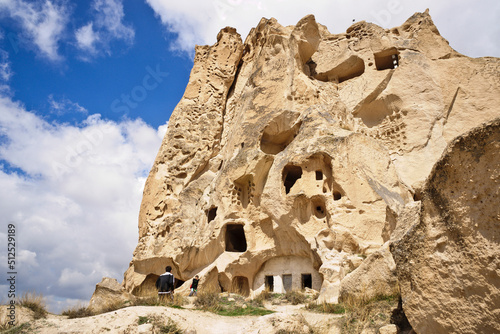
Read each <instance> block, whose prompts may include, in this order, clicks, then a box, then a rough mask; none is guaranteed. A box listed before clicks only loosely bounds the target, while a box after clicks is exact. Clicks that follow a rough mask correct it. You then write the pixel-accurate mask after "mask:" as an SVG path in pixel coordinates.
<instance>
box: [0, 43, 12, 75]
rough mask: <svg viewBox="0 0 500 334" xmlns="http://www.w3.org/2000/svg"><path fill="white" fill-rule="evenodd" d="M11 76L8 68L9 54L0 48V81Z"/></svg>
mask: <svg viewBox="0 0 500 334" xmlns="http://www.w3.org/2000/svg"><path fill="white" fill-rule="evenodd" d="M11 76H12V70H11V69H10V62H9V54H8V53H7V52H6V51H4V50H2V49H0V82H1V81H4V82H5V81H9V79H10V77H11Z"/></svg>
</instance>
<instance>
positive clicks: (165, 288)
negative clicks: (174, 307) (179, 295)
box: [156, 266, 175, 301]
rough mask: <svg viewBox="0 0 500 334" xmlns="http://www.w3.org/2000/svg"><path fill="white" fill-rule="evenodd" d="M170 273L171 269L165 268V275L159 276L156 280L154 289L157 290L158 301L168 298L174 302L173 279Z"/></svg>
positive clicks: (169, 267)
mask: <svg viewBox="0 0 500 334" xmlns="http://www.w3.org/2000/svg"><path fill="white" fill-rule="evenodd" d="M171 271H172V267H171V266H167V267H166V268H165V273H163V274H161V275H160V277H158V279H157V280H156V289H157V290H158V298H159V299H160V300H162V299H164V297H167V296H169V297H170V299H171V300H172V301H173V300H174V283H175V278H174V275H173V274H172V273H171Z"/></svg>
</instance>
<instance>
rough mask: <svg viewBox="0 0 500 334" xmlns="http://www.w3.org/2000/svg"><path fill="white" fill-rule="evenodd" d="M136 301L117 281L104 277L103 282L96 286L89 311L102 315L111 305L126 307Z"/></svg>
mask: <svg viewBox="0 0 500 334" xmlns="http://www.w3.org/2000/svg"><path fill="white" fill-rule="evenodd" d="M135 299H136V298H135V296H134V295H132V294H131V293H129V292H128V291H127V290H125V288H124V287H123V286H122V285H121V284H120V283H118V281H117V280H116V279H114V278H109V277H103V279H102V281H101V282H99V283H97V284H96V287H95V291H94V294H93V295H92V298H91V299H90V303H89V310H90V311H92V312H94V313H102V312H103V310H106V309H108V308H109V307H110V306H111V305H117V304H119V305H126V303H132V302H133V301H135Z"/></svg>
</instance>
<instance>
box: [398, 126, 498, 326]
mask: <svg viewBox="0 0 500 334" xmlns="http://www.w3.org/2000/svg"><path fill="white" fill-rule="evenodd" d="M498 203H500V119H497V120H495V121H493V122H490V123H488V124H485V125H483V126H480V127H477V128H475V129H473V130H471V131H470V132H468V133H466V134H463V135H461V136H459V137H458V138H456V139H455V140H454V141H452V142H451V143H450V144H449V145H448V147H447V148H446V150H445V152H444V153H443V155H442V157H441V158H440V160H439V161H438V162H437V163H436V165H435V166H434V167H433V169H432V171H431V173H430V175H429V178H428V179H427V182H426V183H425V187H424V190H423V193H422V208H421V211H420V213H419V218H418V219H417V222H416V223H415V224H414V225H413V226H411V227H410V228H409V229H408V230H407V232H406V233H405V234H404V235H403V236H402V238H401V239H399V240H398V241H396V242H394V243H393V244H392V245H391V252H392V254H393V256H394V259H395V261H396V267H397V269H396V272H397V276H398V279H399V283H400V287H401V294H402V301H403V310H404V312H405V314H406V316H407V318H408V320H409V321H410V323H411V325H412V327H413V329H414V330H415V331H416V332H417V333H436V334H439V333H471V334H472V333H498V332H500V322H499V321H498V319H500V257H499V254H500V206H499V205H498Z"/></svg>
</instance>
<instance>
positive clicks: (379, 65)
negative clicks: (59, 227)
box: [123, 11, 500, 328]
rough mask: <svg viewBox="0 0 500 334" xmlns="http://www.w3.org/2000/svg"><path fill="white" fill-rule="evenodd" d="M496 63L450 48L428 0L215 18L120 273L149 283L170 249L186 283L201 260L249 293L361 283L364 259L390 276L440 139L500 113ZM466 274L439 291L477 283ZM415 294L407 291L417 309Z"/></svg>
mask: <svg viewBox="0 0 500 334" xmlns="http://www.w3.org/2000/svg"><path fill="white" fill-rule="evenodd" d="M499 69H500V61H499V60H498V59H496V58H478V59H472V58H468V57H466V56H463V55H461V54H459V53H457V52H456V51H455V50H453V49H452V48H451V47H450V46H449V45H448V42H447V41H446V40H445V39H444V38H443V37H441V35H440V34H439V32H438V29H437V28H436V26H435V25H434V24H433V22H432V20H431V18H430V16H429V14H428V12H427V11H426V12H425V13H416V14H414V15H413V16H412V17H410V18H409V19H408V20H407V21H406V22H405V23H404V24H403V25H401V26H399V27H396V28H392V29H383V28H381V27H379V26H377V25H375V24H371V23H367V22H364V21H363V22H357V23H355V24H353V25H352V26H351V27H350V28H348V29H347V31H346V32H345V33H342V34H331V33H329V32H328V30H327V28H326V27H324V26H322V25H320V24H318V23H317V22H316V21H315V18H314V17H313V16H306V17H304V18H303V19H302V20H300V21H299V22H298V23H297V25H295V26H289V27H283V26H281V25H280V24H279V23H278V22H277V21H276V20H275V19H269V20H268V19H262V20H261V21H260V22H259V24H258V25H257V27H256V28H254V29H252V30H251V31H250V33H249V35H248V37H247V38H246V40H245V42H244V43H243V42H242V41H241V38H240V35H239V34H238V33H237V32H236V31H235V29H233V28H224V29H222V30H221V32H220V33H219V35H218V36H217V43H215V44H214V45H213V46H197V47H196V55H195V59H194V66H193V69H192V72H191V77H190V80H189V83H188V85H187V88H186V91H185V93H184V96H183V98H182V99H181V101H180V102H179V104H178V105H177V107H176V108H175V110H174V111H173V113H172V116H171V118H170V120H169V124H168V130H167V133H166V135H165V138H164V140H163V143H162V146H161V148H160V151H159V152H158V155H157V157H156V160H155V162H154V165H153V168H152V170H151V172H150V174H149V177H148V180H147V182H146V185H145V189H144V197H143V201H142V205H141V211H140V217H139V242H138V245H137V248H136V250H135V252H134V255H133V259H132V261H131V263H130V267H129V269H128V270H127V272H126V273H125V279H124V283H123V284H124V287H125V289H126V290H127V291H129V292H130V293H133V294H139V293H140V291H147V290H149V289H151V288H152V287H153V285H154V282H155V280H156V278H157V277H158V275H160V274H161V273H162V272H163V271H164V268H165V266H166V265H171V266H172V267H173V273H174V275H175V276H176V277H177V278H178V279H179V280H178V283H179V284H182V283H184V282H186V283H185V284H183V285H182V286H181V289H187V287H188V286H189V281H190V280H191V279H192V277H194V275H196V274H198V275H200V277H201V285H200V289H219V290H223V291H238V292H241V293H243V294H246V295H251V296H255V295H256V294H258V293H259V292H261V291H262V290H264V289H266V288H267V289H270V290H273V291H275V292H284V291H288V290H290V289H300V288H304V287H309V288H312V289H315V290H318V291H320V299H321V300H326V301H330V302H335V301H337V299H338V297H339V294H340V291H341V289H342V293H343V294H349V293H355V294H356V293H360V291H359V289H358V290H356V289H357V287H356V284H355V282H356V278H355V277H360V276H366V275H372V276H371V277H370V279H365V280H364V282H365V283H366V284H367V285H369V286H372V287H373V286H377V287H381V291H379V292H384V291H388V290H391V289H393V288H394V285H395V284H397V283H396V281H397V280H396V272H395V263H394V260H393V259H392V257H391V253H390V252H389V251H388V248H387V247H388V245H389V243H391V242H392V241H393V240H395V238H396V237H397V238H399V239H401V238H403V239H402V240H406V239H405V238H411V237H409V236H404V235H405V233H406V225H405V224H410V225H411V224H413V223H414V222H415V221H416V219H417V218H418V212H419V210H420V202H419V201H420V199H421V196H422V187H423V185H424V182H425V180H426V178H427V177H428V176H429V175H430V173H431V170H432V168H433V166H434V164H435V163H436V162H437V161H438V159H439V158H440V156H441V154H442V153H443V151H444V150H445V148H446V147H447V145H448V143H450V142H452V141H453V140H454V139H455V138H456V137H457V136H460V135H462V134H463V133H465V132H467V131H468V130H470V129H472V128H474V127H476V126H478V125H480V124H481V123H483V122H487V121H490V120H492V119H494V118H495V117H498V115H499V111H498V105H499V104H500V79H499V75H498V73H499ZM468 154H470V155H471V157H473V158H474V159H476V158H477V159H479V157H478V156H476V155H474V154H473V152H472V153H468ZM497 161H498V158H497ZM457 163H459V162H457ZM457 166H458V165H457ZM483 167H484V166H483V165H481V164H478V165H477V168H483ZM495 168H496V173H497V174H496V175H497V176H498V166H496V167H495ZM469 172H472V170H470V171H469ZM434 177H435V178H436V181H434V182H441V181H440V180H439V179H438V178H439V177H438V176H434ZM471 177H472V176H471ZM450 180H451V179H450ZM457 180H458V179H457ZM432 182H433V181H431V183H432ZM460 182H461V181H460ZM474 184H475V183H471V184H468V185H464V188H461V191H466V193H463V192H457V193H456V194H455V195H451V197H454V196H455V198H454V199H453V201H452V198H450V199H449V200H447V201H448V202H447V203H451V204H450V205H454V204H453V203H455V201H459V200H460V199H459V198H458V197H456V196H459V195H460V194H462V193H463V194H464V196H465V195H466V194H469V195H470V196H469V198H463V199H461V200H462V201H467V200H469V199H470V200H472V199H473V198H476V201H480V200H481V195H480V194H479V193H477V194H476V195H474V194H475V192H474V191H476V190H474V188H473V185H474ZM436 187H437V188H436V189H438V188H439V187H438V185H437V183H436ZM449 187H452V185H451V184H450V185H449ZM429 189H430V188H429ZM445 189H451V188H445ZM484 189H486V188H484ZM457 190H458V188H457ZM436 191H437V190H436ZM436 191H434V192H429V190H426V191H424V193H425V194H427V193H429V194H431V195H434V194H437V192H436ZM481 191H482V190H481V189H478V190H477V192H481ZM497 195H498V185H497ZM442 196H444V195H442ZM473 196H476V197H473ZM484 199H485V200H486V198H484ZM464 203H465V202H464ZM497 203H498V201H497ZM490 204H491V203H490ZM485 205H488V204H485ZM426 210H431V209H425V208H424V209H423V212H424V213H425V212H427V211H426ZM431 211H432V210H431ZM438 213H439V212H436V213H435V215H436V217H438V216H439V214H438ZM428 215H430V214H428ZM402 217H403V218H405V219H402ZM415 217H417V218H415ZM457 217H458V216H457ZM453 219H458V218H453ZM495 219H498V218H495ZM471 224H472V223H471ZM445 225H446V224H445ZM488 226H489V225H488ZM450 228H451V227H450ZM464 228H467V229H470V228H473V225H467V226H464ZM485 228H486V226H485ZM488 228H494V226H489V227H488ZM497 229H498V220H497ZM440 231H441V230H440ZM481 231H482V230H481ZM443 233H444V232H443ZM447 233H450V237H453V238H459V236H458V234H457V235H455V234H454V233H455V232H454V230H453V228H451V229H450V230H449V231H448V232H447ZM478 233H479V232H478ZM481 233H482V232H481ZM481 233H479V234H477V235H475V237H474V238H476V237H479V236H480V235H481ZM484 233H486V230H484ZM488 233H490V232H488ZM496 233H497V234H496V235H498V232H496ZM491 235H494V234H491ZM403 236H404V237H403ZM450 237H448V238H450ZM484 238H487V237H486V236H484ZM450 240H451V239H450ZM460 240H461V239H460ZM471 240H472V239H471ZM490 240H491V242H496V246H498V239H494V240H493V239H490ZM460 242H461V241H460ZM463 242H465V243H466V244H467V245H468V243H469V241H467V240H464V241H463ZM403 243H404V241H403ZM447 243H448V241H445V242H444V244H445V245H446V244H447ZM453 243H454V245H455V243H456V245H457V246H456V247H459V246H460V245H461V244H459V239H456V241H455V239H453ZM441 244H442V243H441ZM441 244H440V245H441ZM464 245H465V244H464ZM486 245H487V243H484V246H485V247H486ZM408 247H410V246H409V245H408ZM422 247H423V246H422ZM439 247H441V246H438V249H439ZM453 247H455V246H453ZM460 247H461V246H460ZM425 249H426V250H425V251H427V252H431V253H432V252H433V251H434V248H429V249H427V248H425ZM453 249H455V248H453ZM485 251H486V248H485ZM419 252H422V254H425V252H424V250H422V251H419ZM450 252H452V248H450ZM492 252H493V250H491V251H488V254H493V253H492ZM419 254H420V253H419ZM458 254H461V253H460V250H459V249H457V250H456V251H454V250H453V255H458ZM473 254H475V253H471V256H472V257H471V258H470V259H469V260H470V261H473V259H475V257H474V256H475V255H473ZM496 254H498V251H497V253H496ZM398 256H399V255H398ZM419 256H420V255H419ZM436 256H437V255H436ZM364 258H366V260H364ZM418 259H421V258H420V257H419V258H418ZM469 260H467V261H469ZM365 261H367V262H366V264H365V265H363V263H364V262H365ZM409 261H411V260H409ZM419 261H420V260H419ZM464 261H465V260H464ZM379 263H382V264H383V267H384V268H382V269H380V270H379V271H376V270H372V269H373V268H374V267H376V268H379V265H378V264H379ZM396 263H398V262H396ZM437 263H438V262H436V265H438V264H437ZM481 263H482V262H481ZM369 264H373V265H369ZM456 265H457V266H459V265H460V263H457V264H456ZM485 265H486V263H485ZM478 266H479V263H478ZM358 267H359V271H357V270H358V269H357V268H358ZM370 268H372V269H370ZM485 268H489V267H487V266H486V267H485ZM496 268H497V269H496V270H497V272H498V264H497V267H496ZM477 269H478V272H477V275H482V274H484V275H486V274H488V275H489V274H490V273H491V275H494V274H493V273H494V270H495V269H494V268H493V267H492V268H491V270H490V269H484V270H488V272H486V271H484V270H483V271H482V270H480V268H479V267H478V268H477ZM377 270H378V269H377ZM405 270H406V271H405V272H406V273H408V275H410V276H411V275H413V273H414V270H419V269H418V268H417V267H411V266H410V267H408V268H407V269H405ZM429 270H430V269H429ZM396 271H397V270H396ZM360 273H362V274H360ZM422 274H423V273H422ZM346 275H347V276H346ZM408 275H406V276H405V275H404V274H401V272H400V273H399V274H398V277H399V279H403V278H404V277H406V278H408V277H409V276H408ZM344 277H345V284H344V285H342V281H343V279H344ZM470 277H473V276H470ZM422 279H423V280H424V279H425V278H422ZM456 279H460V277H456ZM484 279H485V280H490V279H491V280H494V279H498V276H491V278H484ZM353 282H354V283H353ZM403 282H404V283H403V286H404V288H403V293H404V294H407V293H409V292H405V291H409V290H407V289H408V288H407V287H406V285H405V284H407V281H405V280H403ZM497 287H498V285H497ZM405 289H406V290H405ZM410 289H411V288H410ZM471 289H472V290H460V291H459V290H456V291H451V290H450V291H449V293H450V294H451V293H453V294H460V293H466V294H467V293H477V294H483V292H484V293H486V291H482V290H481V291H474V290H473V287H471ZM491 292H493V290H491ZM377 293H378V292H377ZM422 296H424V295H422ZM405 302H406V303H408V300H406V301H405ZM419 302H420V299H418V298H416V299H415V303H416V304H411V306H408V307H409V308H411V309H412V312H415V313H413V314H414V316H413V317H410V318H411V319H412V324H413V323H414V322H415V321H417V320H415V319H416V318H418V317H420V316H421V314H420V313H418V310H415V311H413V308H415V309H417V308H418V307H417V306H416V305H417V304H418V303H419ZM436 305H438V304H434V306H436ZM487 305H491V304H487ZM450 307H452V306H451V305H450ZM464 310H465V307H464ZM478 311H479V310H478ZM443 316H444V315H443ZM420 320H421V321H425V319H420ZM436 321H438V320H436ZM415 323H416V322H415ZM417 328H424V327H417Z"/></svg>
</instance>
